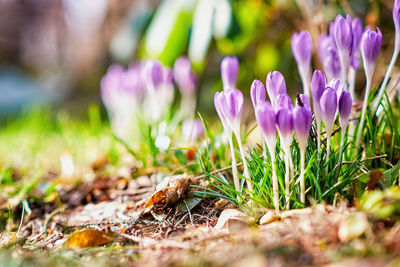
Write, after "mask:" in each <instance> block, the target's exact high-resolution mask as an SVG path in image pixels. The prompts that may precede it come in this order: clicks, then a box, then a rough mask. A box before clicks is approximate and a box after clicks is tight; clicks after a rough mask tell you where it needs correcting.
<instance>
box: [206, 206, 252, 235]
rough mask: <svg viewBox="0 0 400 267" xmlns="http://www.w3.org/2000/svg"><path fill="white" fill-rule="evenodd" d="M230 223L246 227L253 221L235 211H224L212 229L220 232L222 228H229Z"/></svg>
mask: <svg viewBox="0 0 400 267" xmlns="http://www.w3.org/2000/svg"><path fill="white" fill-rule="evenodd" d="M232 222H239V223H244V224H246V225H248V224H251V223H253V222H254V219H253V218H252V217H250V216H247V215H246V214H244V213H243V212H241V211H239V210H237V209H226V210H224V211H223V212H222V213H221V215H220V216H219V218H218V222H217V224H216V225H215V227H214V229H217V230H221V229H224V228H229V224H231V223H232Z"/></svg>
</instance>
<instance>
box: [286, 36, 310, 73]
mask: <svg viewBox="0 0 400 267" xmlns="http://www.w3.org/2000/svg"><path fill="white" fill-rule="evenodd" d="M290 44H291V47H292V52H293V55H294V58H295V59H296V62H297V65H298V68H299V72H300V73H304V74H305V76H309V75H310V73H309V72H310V68H311V67H310V64H311V56H312V40H311V35H310V33H309V32H307V31H301V32H300V33H294V34H293V35H292V40H291V42H290Z"/></svg>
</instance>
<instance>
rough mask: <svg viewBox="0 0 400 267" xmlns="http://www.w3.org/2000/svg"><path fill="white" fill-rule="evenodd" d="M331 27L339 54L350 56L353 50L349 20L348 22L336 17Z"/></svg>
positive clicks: (339, 16)
mask: <svg viewBox="0 0 400 267" xmlns="http://www.w3.org/2000/svg"><path fill="white" fill-rule="evenodd" d="M333 25H334V26H333V31H334V32H333V37H334V39H335V44H336V46H337V48H338V50H339V53H343V54H344V55H346V56H350V54H351V51H352V48H353V33H352V25H351V19H350V21H349V20H346V19H345V18H343V17H342V16H341V15H338V16H337V17H336V19H335V22H334V24H333Z"/></svg>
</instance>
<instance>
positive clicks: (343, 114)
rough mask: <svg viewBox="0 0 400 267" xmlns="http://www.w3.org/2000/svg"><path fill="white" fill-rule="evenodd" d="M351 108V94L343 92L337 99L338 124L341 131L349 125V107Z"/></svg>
mask: <svg viewBox="0 0 400 267" xmlns="http://www.w3.org/2000/svg"><path fill="white" fill-rule="evenodd" d="M352 106H353V99H352V98H351V94H350V93H349V92H347V91H343V92H342V93H341V95H340V97H339V101H338V110H339V123H340V126H341V127H342V129H343V130H344V131H345V130H346V128H347V125H348V124H349V117H350V113H351V107H352Z"/></svg>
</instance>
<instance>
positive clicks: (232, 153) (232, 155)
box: [227, 133, 240, 192]
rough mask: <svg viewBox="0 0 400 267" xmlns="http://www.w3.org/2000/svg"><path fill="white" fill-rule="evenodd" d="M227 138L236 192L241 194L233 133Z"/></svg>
mask: <svg viewBox="0 0 400 267" xmlns="http://www.w3.org/2000/svg"><path fill="white" fill-rule="evenodd" d="M227 137H228V140H229V147H230V149H231V157H232V175H233V183H234V185H235V190H236V191H238V192H240V183H239V177H238V170H237V164H236V157H235V149H234V147H233V140H232V133H231V134H230V135H229V134H227Z"/></svg>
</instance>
